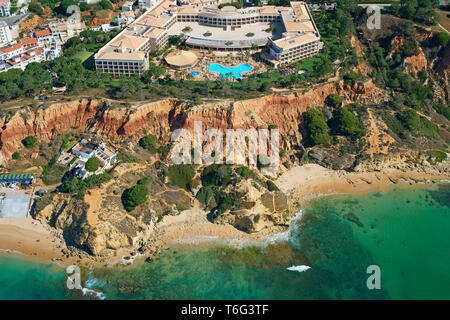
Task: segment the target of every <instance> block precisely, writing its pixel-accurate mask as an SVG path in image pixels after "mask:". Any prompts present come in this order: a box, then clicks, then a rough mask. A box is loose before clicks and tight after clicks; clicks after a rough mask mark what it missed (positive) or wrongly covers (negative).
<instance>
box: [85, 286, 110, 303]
mask: <svg viewBox="0 0 450 320" xmlns="http://www.w3.org/2000/svg"><path fill="white" fill-rule="evenodd" d="M81 292H82V293H83V296H87V295H91V296H95V297H97V298H98V299H100V300H105V299H106V295H105V294H104V293H103V292H101V291H96V290H94V289H88V288H81Z"/></svg>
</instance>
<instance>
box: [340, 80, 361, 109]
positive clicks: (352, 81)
mask: <svg viewBox="0 0 450 320" xmlns="http://www.w3.org/2000/svg"><path fill="white" fill-rule="evenodd" d="M358 80H359V76H358V75H357V74H356V73H347V74H346V75H344V84H345V85H346V86H348V85H354V84H355V83H356V82H357V81H358ZM339 98H340V97H339ZM341 100H342V99H341ZM341 102H342V101H341Z"/></svg>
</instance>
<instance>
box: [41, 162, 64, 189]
mask: <svg viewBox="0 0 450 320" xmlns="http://www.w3.org/2000/svg"><path fill="white" fill-rule="evenodd" d="M67 171H68V168H67V167H66V166H63V165H60V164H56V163H49V164H47V165H46V166H45V167H44V170H43V172H42V181H43V182H44V183H45V184H46V185H51V184H55V183H59V182H61V179H62V178H63V176H64V174H65V173H66V172H67Z"/></svg>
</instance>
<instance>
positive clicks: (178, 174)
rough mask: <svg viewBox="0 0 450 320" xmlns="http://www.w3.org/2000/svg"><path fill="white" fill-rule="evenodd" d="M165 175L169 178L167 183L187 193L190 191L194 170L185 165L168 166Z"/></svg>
mask: <svg viewBox="0 0 450 320" xmlns="http://www.w3.org/2000/svg"><path fill="white" fill-rule="evenodd" d="M167 175H168V177H169V181H170V182H171V183H172V184H174V185H176V186H178V187H180V188H183V189H185V190H187V191H189V190H191V187H192V178H193V177H194V175H195V173H194V170H192V168H191V167H190V166H188V165H187V164H175V165H173V166H170V167H169V169H168V171H167Z"/></svg>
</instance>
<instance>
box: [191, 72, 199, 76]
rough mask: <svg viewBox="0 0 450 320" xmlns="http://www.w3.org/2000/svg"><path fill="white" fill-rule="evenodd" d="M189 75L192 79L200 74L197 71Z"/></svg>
mask: <svg viewBox="0 0 450 320" xmlns="http://www.w3.org/2000/svg"><path fill="white" fill-rule="evenodd" d="M190 73H191V76H193V77H196V76H198V75H199V74H200V72H198V71H191V72H190Z"/></svg>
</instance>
